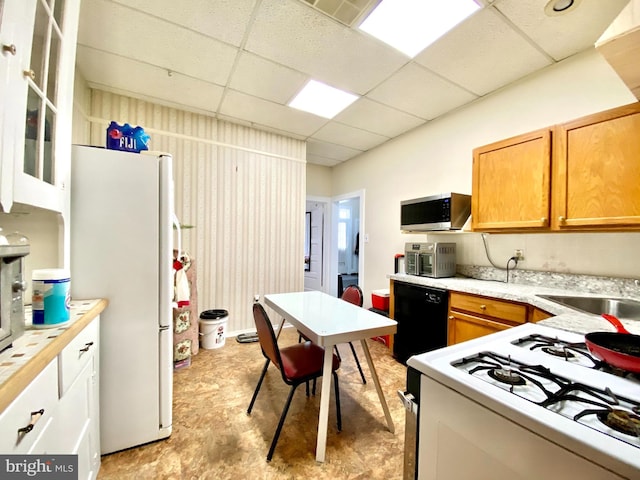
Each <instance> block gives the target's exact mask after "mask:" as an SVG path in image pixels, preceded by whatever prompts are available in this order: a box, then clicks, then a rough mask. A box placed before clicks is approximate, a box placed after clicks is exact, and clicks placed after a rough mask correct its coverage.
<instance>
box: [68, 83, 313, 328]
mask: <svg viewBox="0 0 640 480" xmlns="http://www.w3.org/2000/svg"><path fill="white" fill-rule="evenodd" d="M90 97H91V104H90V106H89V107H88V112H87V115H88V118H87V120H88V122H89V124H90V140H89V143H91V144H92V145H104V144H105V135H106V129H107V126H108V124H109V122H110V121H111V120H115V121H117V122H118V123H120V124H122V123H125V122H127V123H129V124H131V125H133V126H135V125H140V126H142V127H144V129H145V131H146V132H147V133H148V134H150V135H151V141H150V149H151V150H154V151H163V152H169V153H171V154H172V155H173V161H174V179H175V188H176V192H175V194H176V195H175V201H176V213H177V215H178V218H179V219H180V221H181V223H182V224H183V225H193V228H191V229H185V230H184V232H183V235H182V238H183V250H185V251H186V252H187V253H188V254H189V255H191V256H192V257H193V258H194V259H195V261H196V265H197V269H198V270H197V277H198V311H199V312H202V311H203V310H208V309H214V308H223V309H226V310H228V311H229V322H228V332H227V335H233V334H235V333H240V332H246V331H253V330H255V327H254V324H253V317H252V313H251V312H252V310H251V305H252V303H253V297H254V295H255V294H259V295H260V296H261V297H262V295H264V294H265V293H278V292H286V291H297V290H303V260H304V250H303V242H304V230H303V229H304V213H305V185H306V173H305V172H306V163H305V156H306V145H305V143H304V142H303V141H300V140H295V139H291V138H288V137H284V136H281V135H277V134H273V133H267V132H263V131H259V130H255V129H252V128H250V127H246V126H240V125H235V124H232V123H228V122H224V121H221V120H217V119H215V118H212V117H207V116H204V115H201V114H196V113H190V112H185V111H182V110H177V109H175V108H170V107H166V106H161V105H157V104H153V103H149V102H146V101H142V100H136V99H132V98H129V97H125V96H121V95H116V94H113V93H107V92H104V91H100V90H91V96H90ZM76 112H77V109H76ZM74 121H75V119H74ZM272 317H274V315H273V313H272ZM276 320H277V319H276V318H272V321H274V322H275V321H276Z"/></svg>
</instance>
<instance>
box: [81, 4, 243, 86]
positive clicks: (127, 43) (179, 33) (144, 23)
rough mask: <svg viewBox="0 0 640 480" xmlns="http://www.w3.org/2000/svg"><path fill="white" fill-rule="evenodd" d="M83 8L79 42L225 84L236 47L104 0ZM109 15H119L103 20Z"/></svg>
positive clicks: (84, 5)
mask: <svg viewBox="0 0 640 480" xmlns="http://www.w3.org/2000/svg"><path fill="white" fill-rule="evenodd" d="M83 8H84V9H87V11H86V16H84V17H83V18H85V20H86V21H85V22H82V23H81V24H80V27H79V31H78V44H79V45H86V46H89V47H92V48H96V49H98V50H103V51H105V52H110V53H115V54H117V55H120V56H127V57H129V58H132V59H135V60H139V61H141V62H145V63H149V64H151V65H156V66H158V67H163V68H165V69H167V70H172V71H174V72H179V73H182V74H184V75H188V76H191V77H195V78H199V79H201V80H206V81H208V82H212V83H217V84H218V85H224V84H225V83H226V82H227V79H228V78H229V74H230V73H231V67H232V66H233V62H234V60H235V56H236V49H235V48H233V47H230V46H228V45H225V44H222V43H220V42H216V41H215V40H212V39H210V38H207V37H205V36H203V35H201V34H198V33H195V32H192V31H190V30H187V29H185V28H182V27H178V26H176V25H173V24H169V23H167V22H165V21H163V20H159V19H157V18H154V17H149V16H145V15H143V14H141V13H139V12H136V11H134V10H131V9H129V8H126V7H123V6H120V5H117V4H113V3H111V2H107V1H105V0H85V1H84V2H83ZM108 15H116V16H117V18H118V21H117V22H115V23H110V22H105V21H103V19H104V18H105V17H107V16H108ZM157 32H163V35H157ZM185 46H188V49H189V54H188V55H186V54H185Z"/></svg>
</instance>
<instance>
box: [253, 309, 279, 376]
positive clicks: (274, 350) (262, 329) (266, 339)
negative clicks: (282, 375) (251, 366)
mask: <svg viewBox="0 0 640 480" xmlns="http://www.w3.org/2000/svg"><path fill="white" fill-rule="evenodd" d="M253 320H254V322H255V323H256V330H257V332H258V339H259V340H260V348H262V354H263V355H264V356H265V357H266V358H268V359H269V360H270V361H271V363H273V364H274V365H275V366H276V367H277V368H278V369H280V366H281V365H282V359H281V358H280V350H279V349H278V340H277V339H276V334H275V332H274V331H273V325H271V320H269V316H268V315H267V312H266V311H265V310H264V307H263V306H262V305H261V304H260V303H254V304H253Z"/></svg>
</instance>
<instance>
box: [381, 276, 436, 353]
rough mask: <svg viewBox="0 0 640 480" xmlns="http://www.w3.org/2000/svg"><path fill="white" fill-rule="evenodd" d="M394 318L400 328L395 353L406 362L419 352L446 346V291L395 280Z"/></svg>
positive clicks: (395, 340)
mask: <svg viewBox="0 0 640 480" xmlns="http://www.w3.org/2000/svg"><path fill="white" fill-rule="evenodd" d="M393 295H394V302H395V303H394V320H395V321H396V322H398V330H397V332H396V336H395V339H394V342H393V356H394V357H395V358H396V359H397V360H398V361H400V362H402V363H403V364H405V365H406V363H407V359H408V358H409V357H410V356H412V355H416V354H418V353H424V352H428V351H430V350H435V349H437V348H442V347H446V346H447V308H448V295H447V291H446V290H441V289H439V288H432V287H423V286H420V285H412V284H409V283H402V282H394V286H393Z"/></svg>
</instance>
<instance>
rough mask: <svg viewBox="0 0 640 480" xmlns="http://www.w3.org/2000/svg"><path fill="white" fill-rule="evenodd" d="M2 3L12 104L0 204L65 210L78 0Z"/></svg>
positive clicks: (7, 0) (8, 108)
mask: <svg viewBox="0 0 640 480" xmlns="http://www.w3.org/2000/svg"><path fill="white" fill-rule="evenodd" d="M0 3H1V4H4V5H3V8H2V10H4V11H2V12H1V13H2V18H1V19H0V21H1V22H2V23H1V24H0V26H1V29H2V30H1V33H0V36H1V37H2V38H1V40H2V48H3V58H2V61H3V62H5V67H6V70H7V71H6V76H4V75H3V77H2V78H1V79H0V81H2V82H3V83H4V85H3V86H6V91H7V92H11V93H7V94H6V95H7V97H8V98H7V99H8V100H9V104H5V106H4V111H3V112H2V117H3V120H2V122H3V127H5V126H8V125H11V127H10V130H9V131H7V130H5V129H4V128H3V132H2V136H3V145H2V147H1V149H2V150H1V155H2V170H1V172H0V174H1V176H2V192H0V197H1V198H0V200H1V202H2V209H3V211H5V212H7V211H9V210H10V208H11V206H12V204H13V203H20V204H25V205H32V206H36V207H40V208H46V209H48V210H53V211H57V212H63V211H64V210H65V204H66V203H67V202H68V200H67V198H66V197H67V196H66V188H67V183H68V177H69V165H70V160H69V157H70V149H71V118H72V107H73V104H72V101H73V100H72V99H73V78H74V77H73V76H74V64H75V50H76V45H75V43H76V37H77V30H78V14H79V9H80V2H79V0H0ZM5 27H6V29H5ZM0 73H4V72H2V70H0ZM9 95H10V97H9ZM11 163H12V165H10V164H11ZM10 170H13V175H12V176H13V179H12V182H11V181H10V178H9V177H10V176H11V175H9V174H10ZM9 190H10V192H9Z"/></svg>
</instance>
